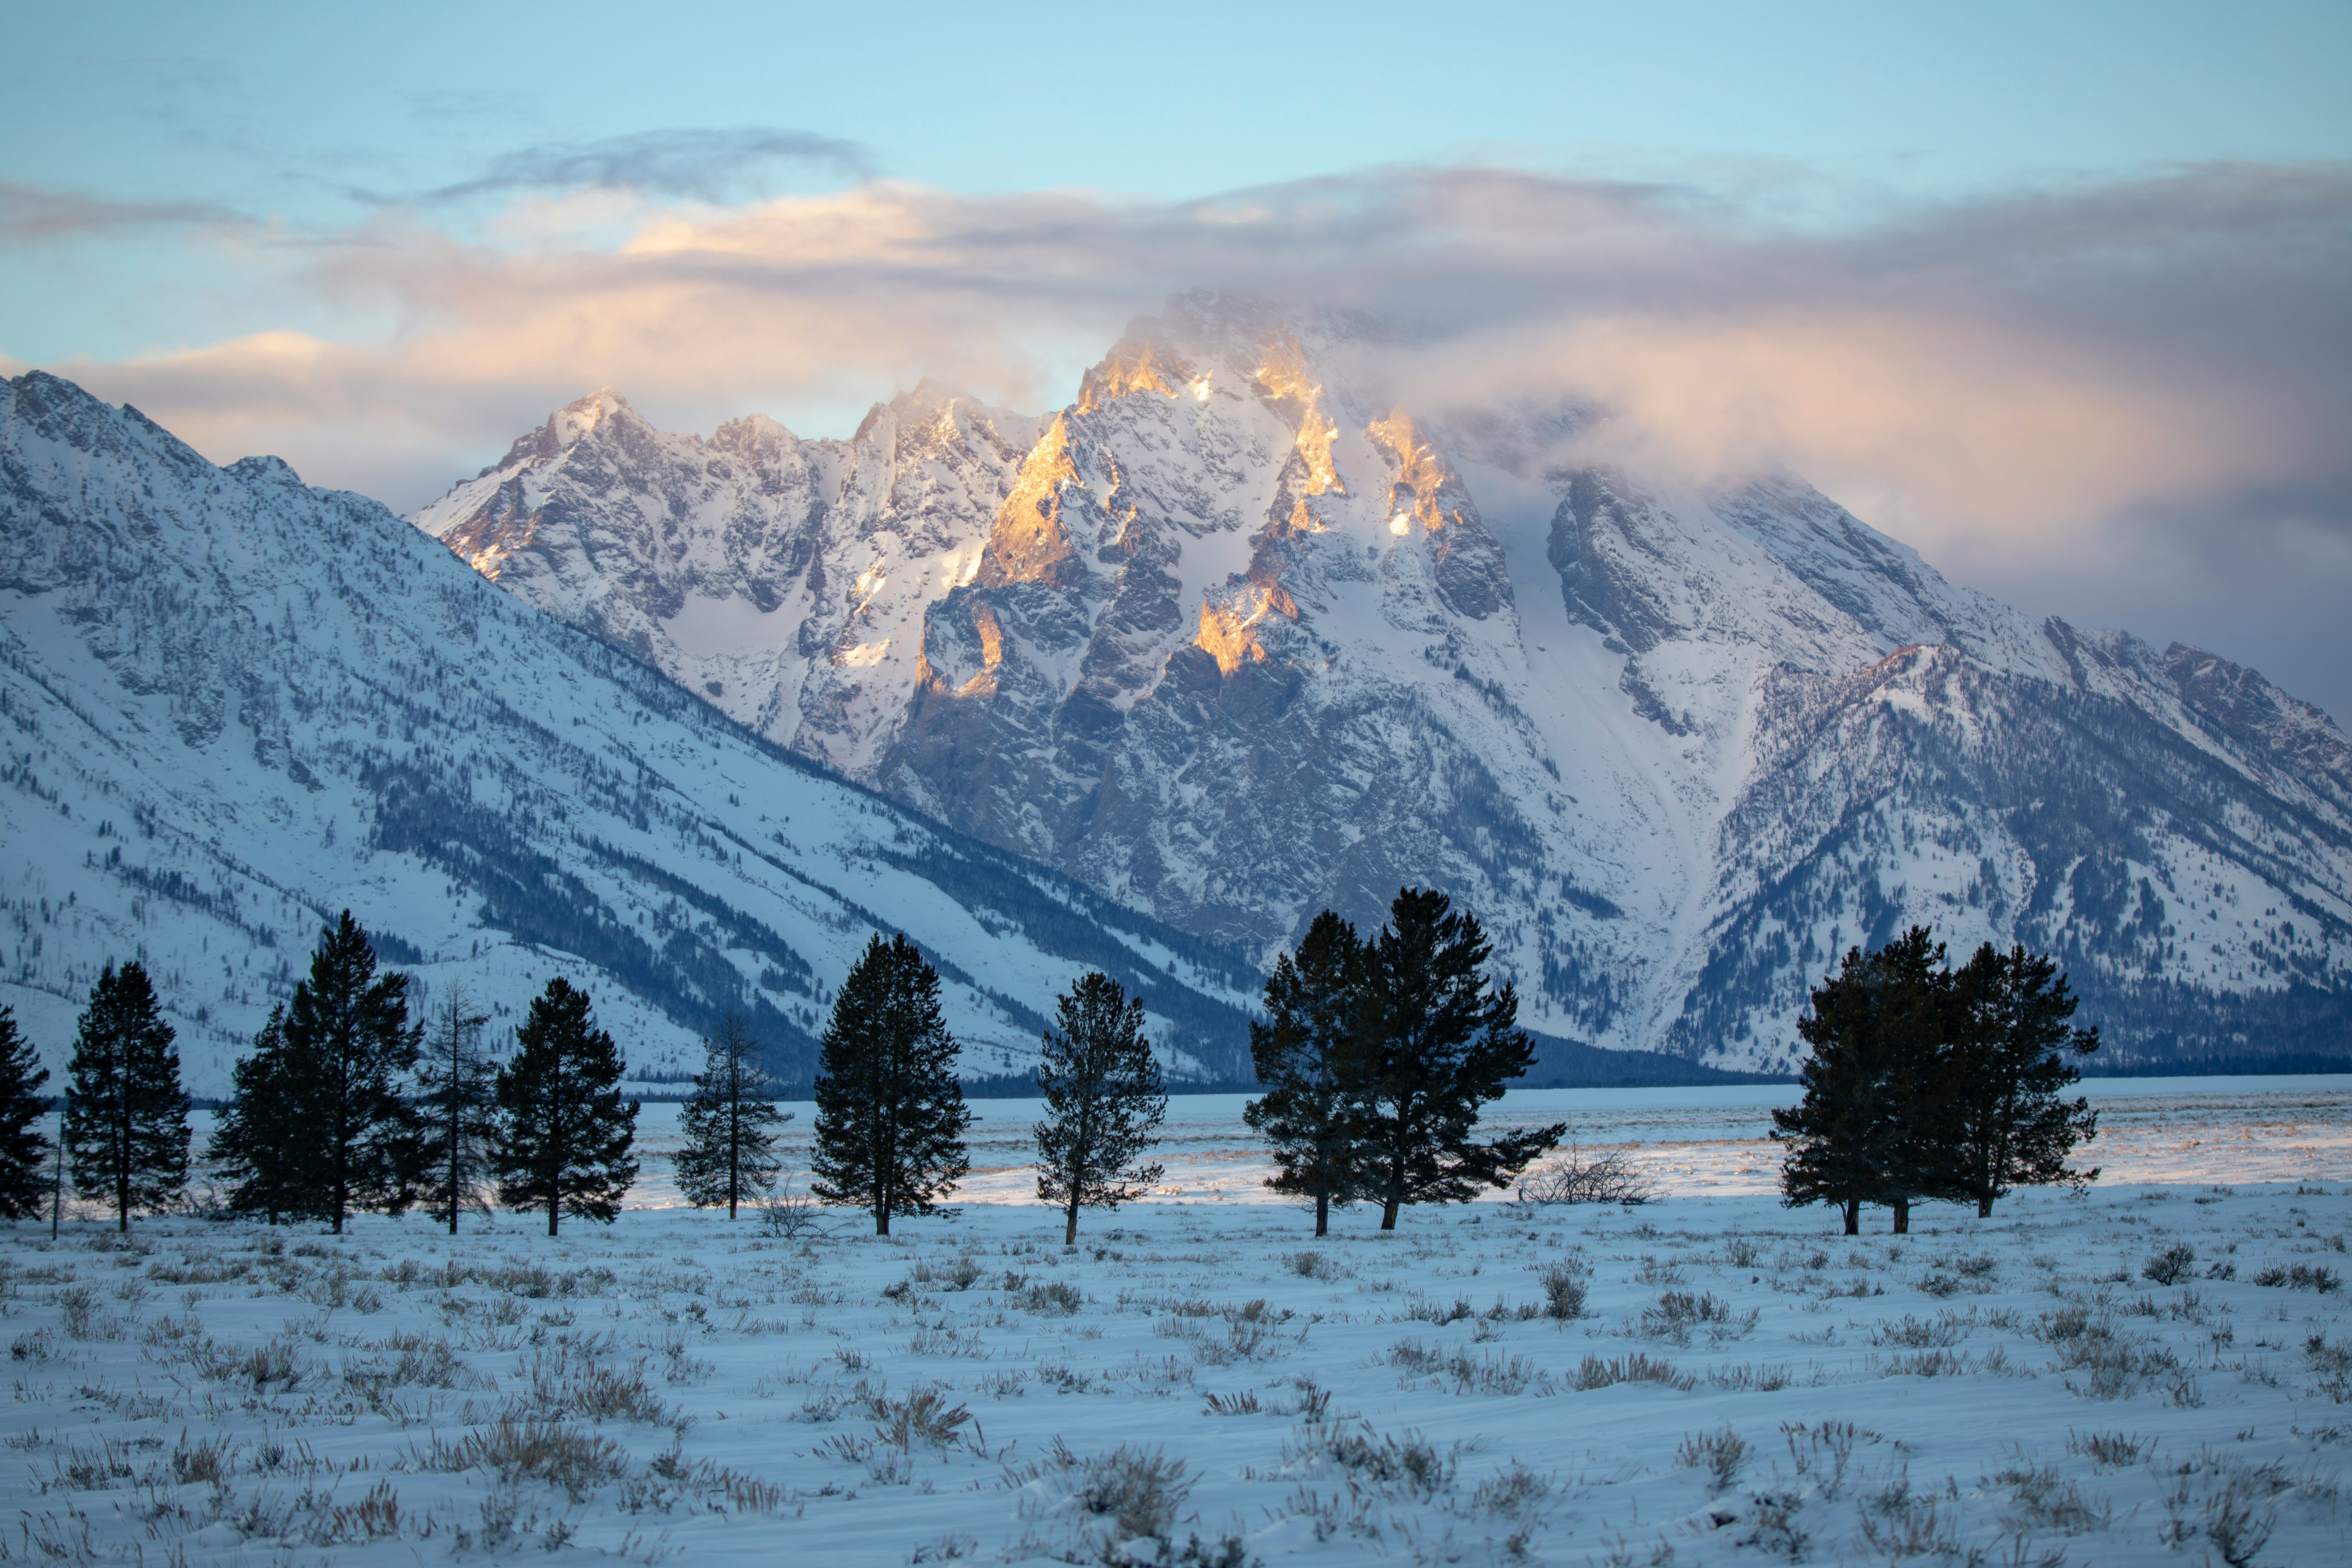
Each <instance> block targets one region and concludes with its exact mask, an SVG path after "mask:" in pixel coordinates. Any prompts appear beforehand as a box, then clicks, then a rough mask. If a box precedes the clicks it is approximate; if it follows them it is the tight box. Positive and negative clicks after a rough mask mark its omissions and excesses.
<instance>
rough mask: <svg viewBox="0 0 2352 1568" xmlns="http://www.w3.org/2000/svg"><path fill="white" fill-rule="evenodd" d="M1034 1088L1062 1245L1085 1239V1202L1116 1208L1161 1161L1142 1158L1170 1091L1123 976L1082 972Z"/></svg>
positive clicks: (1046, 1188)
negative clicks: (1081, 1231) (1081, 1232)
mask: <svg viewBox="0 0 2352 1568" xmlns="http://www.w3.org/2000/svg"><path fill="white" fill-rule="evenodd" d="M1037 1089H1038V1092H1039V1093H1041V1094H1043V1095H1044V1096H1045V1120H1044V1121H1040V1122H1038V1123H1037V1125H1036V1127H1035V1129H1034V1131H1035V1135H1036V1139H1037V1196H1038V1197H1039V1198H1040V1199H1042V1200H1044V1201H1045V1202H1046V1203H1049V1204H1058V1205H1061V1207H1062V1212H1063V1215H1064V1219H1065V1224H1064V1225H1063V1227H1062V1245H1063V1246H1065V1247H1075V1246H1076V1245H1077V1241H1078V1210H1079V1209H1081V1208H1087V1207H1096V1206H1099V1207H1103V1208H1117V1207H1118V1205H1120V1204H1123V1203H1126V1202H1128V1201H1129V1200H1130V1199H1134V1198H1138V1197H1140V1196H1142V1195H1143V1194H1144V1192H1145V1190H1146V1189H1148V1188H1149V1187H1150V1185H1151V1184H1152V1183H1154V1182H1156V1181H1158V1180H1159V1179H1160V1166H1159V1165H1157V1164H1150V1165H1139V1164H1137V1163H1135V1162H1136V1157H1137V1156H1138V1155H1139V1154H1141V1153H1142V1152H1143V1151H1145V1150H1146V1149H1148V1148H1150V1146H1151V1145H1152V1144H1153V1143H1155V1142H1158V1141H1159V1140H1158V1137H1157V1133H1158V1131H1159V1128H1160V1118H1161V1117H1163V1116H1165V1115H1166V1114H1167V1113H1168V1094H1167V1090H1166V1089H1163V1088H1162V1087H1161V1085H1160V1064H1159V1063H1158V1062H1157V1061H1155V1060H1154V1059H1153V1058H1152V1055H1151V1042H1150V1040H1148V1039H1146V1038H1144V1036H1143V999H1142V998H1141V997H1136V998H1135V999H1133V1000H1132V1001H1130V1000H1129V998H1128V995H1127V994H1126V992H1124V991H1123V990H1121V989H1120V988H1119V984H1118V981H1116V980H1113V979H1112V978H1111V977H1110V976H1109V975H1108V974H1105V973H1101V972H1100V971H1097V972H1095V973H1091V974H1085V975H1081V976H1079V978H1078V983H1077V984H1076V985H1073V986H1072V987H1070V989H1069V990H1067V991H1066V992H1064V993H1063V994H1062V995H1061V996H1060V998H1058V1000H1057V1001H1056V1003H1055V1016H1054V1025H1053V1026H1052V1027H1051V1028H1048V1029H1047V1030H1046V1031H1045V1060H1044V1061H1042V1062H1041V1063H1039V1064H1038V1068H1037Z"/></svg>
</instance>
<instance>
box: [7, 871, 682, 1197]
mask: <svg viewBox="0 0 2352 1568" xmlns="http://www.w3.org/2000/svg"><path fill="white" fill-rule="evenodd" d="M487 1022H488V1019H487V1018H486V1017H485V1016H482V1015H480V1014H478V1013H475V1012H473V1011H472V1009H471V1008H470V1006H469V1005H468V1004H467V999H466V997H465V995H464V994H463V993H462V992H453V993H452V994H451V995H450V996H449V997H448V998H447V999H446V1002H445V1003H444V1004H443V1005H442V1007H441V1008H440V1009H439V1010H438V1011H437V1012H436V1014H435V1015H434V1016H433V1017H432V1018H431V1019H430V1020H426V1021H417V1022H412V1021H411V1018H410V1009H409V977H408V976H407V975H406V974H404V973H398V972H392V973H378V972H377V966H376V954H375V950H374V948H373V945H372V944H371V943H370V942H369V940H368V936H367V933H366V931H363V930H362V929H361V927H360V925H359V924H358V922H357V921H354V920H352V915H351V911H350V910H344V911H343V914H342V917H341V920H340V921H338V922H337V923H336V924H335V925H333V926H331V927H328V928H327V929H326V930H325V931H322V932H321V933H320V941H319V945H318V947H317V948H316V949H315V950H314V951H313V952H312V953H311V954H310V974H309V975H308V977H306V978H305V979H303V980H302V981H300V982H299V983H297V984H296V985H295V987H294V994H293V996H292V998H291V999H290V1000H289V1002H287V1003H286V1004H285V1005H282V1006H278V1007H275V1008H272V1009H271V1010H270V1014H269V1018H268V1022H267V1023H265V1024H264V1025H263V1026H262V1027H261V1031H260V1033H259V1034H257V1036H255V1037H254V1042H253V1048H252V1050H251V1051H250V1052H248V1053H247V1055H245V1056H244V1057H242V1058H239V1059H238V1060H237V1062H236V1065H235V1067H234V1068H232V1069H231V1082H232V1088H231V1091H230V1094H229V1097H228V1099H227V1100H226V1102H225V1103H224V1104H223V1105H222V1107H221V1109H220V1111H219V1115H218V1118H217V1120H216V1121H215V1126H214V1131H213V1137H212V1141H211V1146H210V1149H209V1151H208V1152H209V1154H210V1156H211V1158H212V1161H213V1163H214V1165H215V1170H216V1172H217V1173H218V1174H219V1175H220V1177H221V1178H222V1180H223V1181H224V1182H225V1184H226V1191H225V1193H224V1194H222V1202H223V1205H224V1206H225V1207H226V1208H227V1209H228V1210H229V1211H230V1212H233V1213H241V1214H253V1215H262V1216H264V1217H266V1218H268V1220H269V1221H270V1222H271V1223H272V1224H275V1223H277V1222H278V1221H280V1220H298V1219H299V1220H323V1221H325V1222H326V1223H327V1225H328V1226H330V1227H331V1229H333V1230H335V1231H337V1232H340V1231H341V1230H342V1228H343V1226H344V1223H345V1222H346V1221H347V1220H348V1219H349V1218H350V1217H351V1216H352V1215H354V1214H361V1213H382V1214H400V1213H402V1212H404V1211H405V1210H407V1209H410V1208H413V1207H415V1206H418V1205H423V1206H425V1208H426V1209H427V1210H428V1211H429V1212H430V1213H431V1214H432V1215H434V1216H435V1217H436V1219H440V1220H444V1221H446V1223H447V1224H448V1226H449V1227H450V1229H451V1230H452V1231H453V1232H454V1231H455V1230H456V1229H457V1221H458V1216H459V1215H462V1214H464V1213H466V1212H467V1211H468V1210H472V1211H475V1212H482V1211H484V1210H486V1209H487V1208H488V1203H489V1196H494V1197H495V1199H496V1201H497V1202H498V1203H499V1204H501V1205H506V1206H507V1207H509V1208H515V1209H525V1210H535V1209H544V1210H545V1211H546V1212H547V1228H548V1234H550V1235H554V1234H556V1231H557V1227H558V1224H559V1222H560V1220H561V1219H562V1216H563V1215H578V1216H581V1217H584V1218H589V1219H601V1220H609V1219H611V1218H612V1217H613V1215H614V1214H615V1213H616V1212H617V1211H618V1208H619V1199H620V1196H621V1194H623V1193H624V1192H625V1191H626V1190H627V1188H628V1185H629V1184H630V1182H631V1181H632V1180H634V1179H635V1175H636V1173H637V1165H636V1162H635V1160H634V1159H633V1158H631V1156H630V1152H629V1151H630V1146H631V1143H632V1142H633V1141H634V1139H635V1122H636V1115H637V1103H636V1101H635V1100H623V1099H622V1097H621V1093H620V1089H619V1083H620V1079H621V1074H622V1070H623V1069H622V1059H621V1053H620V1050H619V1047H617V1046H615V1045H614V1041H613V1037H612V1036H611V1035H609V1034H607V1033H606V1032H604V1030H603V1029H600V1028H598V1027H597V1026H596V1024H595V1019H594V1016H593V1013H592V1012H591V1009H590V1005H589V999H588V996H587V994H585V993H584V992H581V991H578V990H576V989H574V988H573V987H572V984H570V983H569V982H568V981H566V980H564V979H562V978H561V977H558V978H556V979H554V980H551V981H550V982H549V983H548V984H547V989H546V990H545V992H544V993H543V994H541V995H540V996H538V997H536V998H534V999H533V1000H532V1002H531V1004H530V1016H529V1017H528V1019H527V1020H526V1021H525V1022H524V1024H523V1025H522V1026H521V1027H520V1028H519V1029H518V1030H517V1031H516V1037H515V1043H516V1049H515V1051H514V1052H513V1054H512V1055H511V1056H510V1057H509V1059H508V1060H506V1061H505V1062H504V1063H498V1062H494V1061H492V1060H491V1058H489V1056H488V1053H487V1051H486V1050H485V1049H484V1047H483V1045H482V1040H481V1031H482V1028H483V1026H484V1025H485V1024H486V1023H487ZM67 1071H68V1084H67V1087H66V1092H65V1097H64V1101H65V1103H64V1115H63V1117H62V1118H61V1124H60V1130H61V1133H62V1140H63V1141H62V1144H61V1145H53V1144H51V1143H50V1142H49V1140H48V1139H47V1138H46V1137H44V1136H43V1135H42V1134H41V1132H40V1131H39V1130H38V1127H37V1121H38V1119H39V1118H40V1117H41V1116H42V1115H43V1114H44V1112H45V1110H46V1109H47V1108H46V1105H45V1103H44V1101H43V1098H42V1097H41V1096H40V1095H39V1093H38V1092H37V1091H38V1090H39V1089H40V1087H41V1085H42V1084H44V1083H46V1082H47V1079H48V1074H47V1070H46V1069H44V1068H41V1067H40V1065H39V1062H38V1058H37V1055H36V1054H35V1052H34V1051H33V1050H32V1048H31V1047H30V1045H29V1044H28V1043H26V1042H25V1041H24V1040H22V1039H21V1038H20V1037H19V1035H18V1031H17V1029H16V1019H15V1017H14V1016H13V1014H11V1013H10V1012H9V1011H8V1010H6V1009H0V1213H5V1214H7V1215H12V1216H15V1217H25V1216H26V1215H37V1214H38V1213H39V1212H40V1211H41V1210H42V1209H43V1208H44V1207H48V1208H49V1209H50V1211H51V1212H52V1214H54V1213H55V1212H56V1210H57V1208H58V1206H61V1205H62V1200H63V1196H64V1189H65V1186H66V1184H67V1183H68V1181H70V1183H71V1185H72V1189H73V1192H74V1194H75V1195H76V1196H77V1197H79V1198H81V1199H83V1200H85V1201H89V1202H103V1203H105V1204H107V1205H109V1206H110V1207H111V1208H112V1210H113V1211H114V1216H115V1223H116V1225H117V1226H118V1227H119V1228H121V1229H126V1230H127V1229H128V1228H129V1227H130V1224H131V1215H133V1214H134V1213H152V1212H155V1211H157V1210H160V1209H163V1208H166V1207H168V1206H170V1205H172V1204H173V1203H174V1202H176V1201H178V1200H179V1199H180V1198H181V1197H182V1196H183V1194H184V1192H185V1190H186V1187H187V1184H188V1179H189V1168H190V1162H189V1152H190V1143H191V1142H192V1133H191V1131H190V1128H189V1125H188V1109H189V1100H188V1096H187V1094H186V1092H185V1091H184V1089H183V1088H182V1087H181V1081H180V1058H179V1053H178V1051H177V1050H176V1049H175V1048H174V1047H173V1029H172V1026H171V1025H170V1024H169V1023H167V1022H165V1020H164V1018H163V1008H162V1005H161V1004H160V1003H159V1001H158V1000H157V997H156V994H155V990H154V986H153V984H152V983H151V981H150V980H149V978H148V975H147V972H146V970H145V969H144V967H142V965H140V964H139V963H125V964H123V965H122V966H121V968H120V969H117V968H115V967H114V966H112V965H109V966H108V967H107V968H106V970H105V971H104V973H101V974H100V977H99V981H98V984H97V985H96V986H94V987H93V988H92V989H91V991H90V995H89V1005H88V1006H87V1007H85V1008H84V1009H83V1011H82V1015H81V1018H80V1022H79V1029H78V1031H77V1033H76V1037H75V1040H74V1050H73V1059H72V1061H71V1063H70V1065H69V1066H68V1069H67ZM45 1167H46V1169H45ZM486 1193H487V1194H489V1196H486V1195H485V1194H486Z"/></svg>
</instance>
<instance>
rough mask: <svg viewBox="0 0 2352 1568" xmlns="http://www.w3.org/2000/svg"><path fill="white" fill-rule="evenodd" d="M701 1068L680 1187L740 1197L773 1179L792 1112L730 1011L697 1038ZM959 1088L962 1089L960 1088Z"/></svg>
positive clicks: (684, 1121)
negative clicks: (781, 1105)
mask: <svg viewBox="0 0 2352 1568" xmlns="http://www.w3.org/2000/svg"><path fill="white" fill-rule="evenodd" d="M702 1051H703V1057H702V1070H701V1071H700V1072H698V1073H697V1074H695V1075H694V1093H693V1095H692V1097H691V1098H689V1099H688V1100H687V1102H686V1109H685V1110H684V1111H683V1112H681V1113H680V1115H679V1117H678V1123H679V1125H680V1127H681V1128H682V1129H683V1130H684V1131H685V1133H686V1144H685V1146H684V1147H683V1148H681V1149H679V1150H678V1152H677V1155H676V1156H675V1161H676V1163H677V1185H678V1190H679V1191H680V1192H682V1193H684V1194H686V1201H687V1202H688V1203H690V1204H692V1205H694V1206H695V1207H697V1208H716V1207H717V1206H719V1205H720V1204H725V1205H727V1217H728V1218H729V1219H733V1218H734V1217H735V1210H736V1207H737V1205H740V1204H744V1203H748V1202H750V1201H751V1197H752V1195H753V1194H756V1193H759V1192H761V1191H763V1190H765V1189H766V1188H768V1187H771V1186H772V1185H774V1184H775V1180H776V1174H777V1173H778V1172H779V1171H780V1170H782V1163H781V1162H780V1161H778V1159H777V1158H776V1152H775V1149H776V1128H777V1127H778V1126H779V1125H781V1124H782V1123H783V1122H786V1121H791V1120H792V1118H791V1117H790V1116H787V1115H784V1114H783V1113H782V1112H780V1111H779V1110H777V1109H776V1107H775V1104H774V1097H775V1079H772V1078H771V1077H769V1076H768V1073H767V1072H766V1070H765V1069H764V1068H761V1066H760V1045H759V1042H758V1041H756V1040H754V1039H752V1038H751V1035H750V1034H748V1033H747V1032H746V1031H745V1030H744V1027H743V1020H742V1019H740V1018H739V1017H737V1016H735V1015H734V1014H732V1013H730V1014H728V1015H727V1016H726V1017H725V1018H723V1019H721V1020H720V1021H719V1032H718V1033H717V1034H716V1035H713V1036H712V1037H710V1038H709V1039H708V1040H705V1041H704V1042H703V1045H702ZM959 1092H960V1091H959Z"/></svg>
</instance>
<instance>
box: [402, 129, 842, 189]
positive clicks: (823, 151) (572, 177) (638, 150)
mask: <svg viewBox="0 0 2352 1568" xmlns="http://www.w3.org/2000/svg"><path fill="white" fill-rule="evenodd" d="M779 164H799V165H802V166H803V167H807V168H810V169H814V170H815V171H817V172H818V173H820V174H826V175H830V176H834V177H837V178H840V179H845V180H857V179H864V178H866V177H867V176H868V175H870V174H872V173H873V172H874V171H873V164H872V160H871V159H870V158H869V157H868V156H867V154H866V149H864V148H863V147H861V146H859V145H857V144H856V142H843V141H839V140H836V139H835V138H833V137H830V136H817V135H814V134H812V133H810V132H805V131H779V130H774V129H771V128H766V127H761V126H754V125H739V126H733V127H729V128H722V129H713V130H664V131H644V132H635V134H632V135H628V136H613V137H607V138H605V139H604V140H603V141H598V142H573V143H562V142H550V143H546V144H542V145H540V146H535V147H524V148H520V149H518V150H517V151H514V152H511V153H505V154H504V155H502V156H500V157H499V159H498V160H497V161H496V162H494V163H491V164H490V166H489V167H488V169H485V170H484V171H483V172H482V173H481V174H477V175H475V176H474V177H473V178H472V179H469V180H461V181H459V182H457V184H450V185H444V186H442V187H441V188H440V189H438V190H436V191H433V192H431V193H429V194H428V195H426V196H425V200H426V201H429V202H449V201H457V200H461V199H464V198H467V197H471V196H481V195H505V194H508V193H511V192H517V191H545V190H577V189H583V188H585V189H593V190H608V191H632V192H635V193H638V194H640V195H648V196H668V197H679V198H684V199H687V200H691V201H704V202H719V201H726V200H729V199H730V198H734V197H738V196H741V195H744V194H746V191H747V188H756V187H760V186H761V184H762V183H763V182H764V181H766V180H767V179H769V178H771V177H772V175H773V174H774V172H775V170H776V167H777V165H779Z"/></svg>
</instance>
